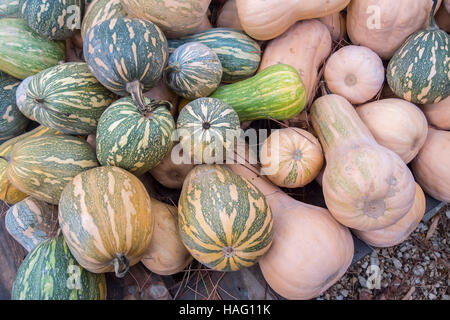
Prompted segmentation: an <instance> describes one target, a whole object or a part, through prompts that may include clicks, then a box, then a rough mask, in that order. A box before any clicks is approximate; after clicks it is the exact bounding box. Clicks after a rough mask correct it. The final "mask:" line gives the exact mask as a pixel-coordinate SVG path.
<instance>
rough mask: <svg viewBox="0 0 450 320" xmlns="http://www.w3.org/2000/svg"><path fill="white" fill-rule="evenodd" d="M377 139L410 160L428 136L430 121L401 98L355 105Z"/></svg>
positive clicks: (416, 108) (406, 159)
mask: <svg viewBox="0 0 450 320" xmlns="http://www.w3.org/2000/svg"><path fill="white" fill-rule="evenodd" d="M356 112H357V113H358V115H359V117H360V118H361V120H362V121H363V122H364V124H365V125H366V126H367V128H369V130H370V132H371V133H372V135H373V136H374V138H375V140H376V141H377V142H378V143H379V144H380V145H382V146H384V147H386V148H388V149H389V150H392V151H394V152H395V153H397V154H398V155H399V156H400V157H401V158H402V160H403V161H404V162H405V163H409V162H411V160H412V159H414V158H415V157H416V155H417V154H418V153H419V150H420V149H421V148H422V147H423V145H424V143H425V140H426V139H427V133H428V124H427V119H426V118H425V115H424V114H423V112H422V111H421V110H420V109H419V108H418V107H417V106H415V105H414V104H412V103H410V102H407V101H405V100H402V99H395V98H394V99H382V100H378V101H374V102H371V103H367V104H364V105H362V106H359V107H358V108H356Z"/></svg>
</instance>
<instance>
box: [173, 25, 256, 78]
mask: <svg viewBox="0 0 450 320" xmlns="http://www.w3.org/2000/svg"><path fill="white" fill-rule="evenodd" d="M188 42H200V43H203V44H204V45H206V46H208V47H209V48H210V49H212V50H213V51H214V52H215V53H216V54H217V56H218V57H219V59H220V62H221V64H222V69H223V75H222V81H223V82H235V81H238V80H243V79H246V78H249V77H251V76H252V75H254V74H255V72H256V70H258V67H259V63H260V62H261V48H260V46H259V44H258V43H257V42H256V41H255V40H253V39H252V38H250V37H249V36H247V35H246V34H245V33H244V32H241V31H238V30H234V29H229V28H214V29H210V30H206V31H203V32H198V33H195V34H192V35H189V36H185V37H182V38H179V39H171V40H169V52H170V53H172V52H173V51H175V49H176V48H178V47H179V46H181V45H183V44H185V43H188Z"/></svg>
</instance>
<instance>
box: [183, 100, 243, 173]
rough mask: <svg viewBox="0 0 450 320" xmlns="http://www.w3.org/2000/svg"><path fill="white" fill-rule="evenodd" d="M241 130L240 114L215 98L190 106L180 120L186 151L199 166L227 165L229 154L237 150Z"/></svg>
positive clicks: (195, 102)
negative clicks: (235, 148) (227, 152)
mask: <svg viewBox="0 0 450 320" xmlns="http://www.w3.org/2000/svg"><path fill="white" fill-rule="evenodd" d="M240 129H241V123H240V122H239V116H238V115H237V113H236V111H234V110H233V108H231V107H230V106H229V105H227V104H226V103H224V102H223V101H221V100H218V99H214V98H200V99H197V100H194V101H192V102H190V103H188V104H187V105H186V106H185V107H184V108H183V110H181V112H180V115H179V116H178V120H177V130H178V134H179V136H180V143H181V146H182V148H183V152H184V153H185V154H186V155H189V156H190V157H191V158H193V159H195V161H196V162H197V163H209V164H212V163H223V160H224V159H225V155H226V151H227V150H231V151H234V146H235V143H236V142H235V141H236V139H235V138H237V137H238V135H239V134H240Z"/></svg>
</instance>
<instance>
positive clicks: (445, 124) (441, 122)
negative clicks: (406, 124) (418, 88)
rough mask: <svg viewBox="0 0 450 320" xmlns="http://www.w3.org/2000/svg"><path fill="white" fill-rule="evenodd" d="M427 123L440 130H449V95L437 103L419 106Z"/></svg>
mask: <svg viewBox="0 0 450 320" xmlns="http://www.w3.org/2000/svg"><path fill="white" fill-rule="evenodd" d="M421 108H422V110H423V112H424V113H425V116H426V117H427V120H428V123H429V124H431V125H433V126H435V127H436V128H438V129H441V130H450V97H448V98H447V99H445V100H442V101H441V102H439V103H435V104H427V105H422V106H421Z"/></svg>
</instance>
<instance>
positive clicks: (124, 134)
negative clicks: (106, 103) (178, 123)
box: [96, 97, 175, 176]
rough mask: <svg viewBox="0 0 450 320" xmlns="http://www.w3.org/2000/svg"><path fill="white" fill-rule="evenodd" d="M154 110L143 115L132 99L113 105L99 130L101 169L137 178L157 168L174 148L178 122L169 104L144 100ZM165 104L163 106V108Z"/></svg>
mask: <svg viewBox="0 0 450 320" xmlns="http://www.w3.org/2000/svg"><path fill="white" fill-rule="evenodd" d="M144 102H145V103H146V104H147V105H150V104H153V106H154V108H155V109H154V110H153V111H151V112H150V113H148V114H142V113H141V112H140V111H139V108H138V106H137V105H136V103H135V102H134V101H133V99H131V98H130V97H125V98H122V99H120V100H118V101H116V102H115V103H113V104H112V105H111V106H110V107H109V108H108V109H106V111H105V112H104V113H103V114H102V116H101V118H100V121H99V123H98V127H97V137H96V141H97V142H96V145H97V158H98V161H99V162H100V164H101V165H103V166H106V165H110V166H116V167H121V168H123V169H126V170H128V171H130V172H132V173H134V174H135V175H137V176H140V175H143V174H144V173H145V172H147V171H148V170H150V169H152V168H153V167H155V166H156V165H157V164H158V163H159V162H160V161H161V160H162V159H163V158H164V157H165V156H166V154H167V152H169V150H170V148H171V147H172V133H173V132H174V130H175V122H174V120H173V117H172V115H171V114H170V111H169V110H168V109H167V108H166V103H162V102H159V101H153V100H151V99H148V98H147V97H144ZM160 103H162V104H160Z"/></svg>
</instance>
